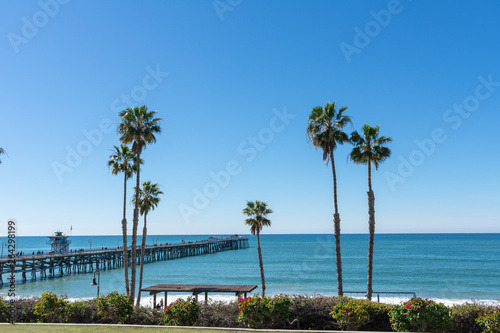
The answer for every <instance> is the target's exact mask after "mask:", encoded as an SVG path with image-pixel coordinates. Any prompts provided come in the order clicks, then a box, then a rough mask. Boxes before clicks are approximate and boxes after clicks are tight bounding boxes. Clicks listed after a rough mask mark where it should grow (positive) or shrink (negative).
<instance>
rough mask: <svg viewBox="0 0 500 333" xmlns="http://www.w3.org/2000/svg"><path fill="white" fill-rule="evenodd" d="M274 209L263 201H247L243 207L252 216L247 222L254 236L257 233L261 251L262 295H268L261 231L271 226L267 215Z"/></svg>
mask: <svg viewBox="0 0 500 333" xmlns="http://www.w3.org/2000/svg"><path fill="white" fill-rule="evenodd" d="M271 213H273V211H272V210H271V209H270V208H267V203H265V202H261V201H258V200H257V201H255V202H251V201H247V207H246V208H245V209H243V214H245V215H247V216H250V217H249V218H248V219H246V220H245V224H246V225H249V226H250V232H251V233H252V236H255V235H257V251H258V253H259V266H260V279H261V281H262V297H265V296H266V283H265V280H264V265H263V263H262V250H261V249H260V231H261V230H262V227H264V226H266V227H270V226H271V220H269V219H268V218H267V217H266V216H267V214H271Z"/></svg>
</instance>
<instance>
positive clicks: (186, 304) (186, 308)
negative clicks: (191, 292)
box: [164, 297, 200, 326]
mask: <svg viewBox="0 0 500 333" xmlns="http://www.w3.org/2000/svg"><path fill="white" fill-rule="evenodd" d="M199 311H200V308H199V306H198V303H196V300H195V299H194V298H193V297H188V299H187V300H183V299H182V298H179V299H177V300H176V301H175V302H174V303H171V304H170V305H168V306H167V307H166V308H165V316H164V319H165V324H166V325H170V326H193V325H194V324H196V322H197V321H198V315H199Z"/></svg>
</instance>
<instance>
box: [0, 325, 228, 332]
mask: <svg viewBox="0 0 500 333" xmlns="http://www.w3.org/2000/svg"><path fill="white" fill-rule="evenodd" d="M0 332H71V333H87V332H89V333H94V332H110V333H111V332H120V333H134V332H141V333H143V332H152V333H156V332H164V333H165V332H168V333H234V332H235V331H218V330H201V329H200V330H195V329H179V328H177V329H176V328H169V327H162V326H158V327H127V326H112V325H110V326H95V325H25V324H16V325H0Z"/></svg>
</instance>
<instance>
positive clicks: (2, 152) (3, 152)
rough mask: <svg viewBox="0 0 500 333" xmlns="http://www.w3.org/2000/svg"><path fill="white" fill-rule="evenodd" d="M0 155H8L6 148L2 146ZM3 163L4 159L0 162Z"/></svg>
mask: <svg viewBox="0 0 500 333" xmlns="http://www.w3.org/2000/svg"><path fill="white" fill-rule="evenodd" d="M0 155H7V153H6V152H5V149H3V148H0ZM1 163H2V160H0V164H1Z"/></svg>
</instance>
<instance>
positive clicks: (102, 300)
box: [97, 291, 134, 324]
mask: <svg viewBox="0 0 500 333" xmlns="http://www.w3.org/2000/svg"><path fill="white" fill-rule="evenodd" d="M97 311H98V312H97V314H98V315H100V316H102V317H103V321H105V322H111V323H114V324H115V323H118V324H123V323H125V321H126V320H127V318H128V317H129V316H130V315H132V313H133V312H134V306H133V305H132V299H131V298H130V296H126V295H122V294H118V292H117V291H112V292H110V293H108V294H107V295H106V296H101V297H99V298H98V299H97Z"/></svg>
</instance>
